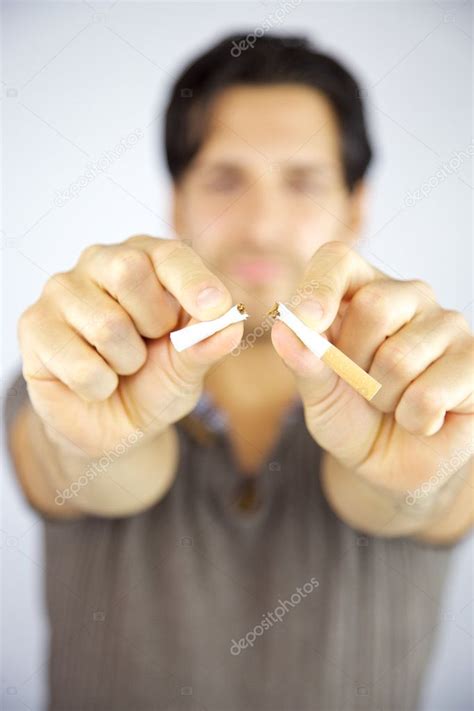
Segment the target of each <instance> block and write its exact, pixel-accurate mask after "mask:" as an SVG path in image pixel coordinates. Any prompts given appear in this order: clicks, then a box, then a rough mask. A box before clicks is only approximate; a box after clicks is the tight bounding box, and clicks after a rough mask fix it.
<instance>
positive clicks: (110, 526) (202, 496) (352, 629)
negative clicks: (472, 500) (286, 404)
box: [7, 378, 453, 711]
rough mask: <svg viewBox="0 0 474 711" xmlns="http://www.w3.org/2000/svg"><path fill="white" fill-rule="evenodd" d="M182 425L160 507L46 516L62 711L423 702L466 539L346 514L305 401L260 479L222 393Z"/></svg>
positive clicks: (368, 706)
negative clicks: (247, 466) (310, 427)
mask: <svg viewBox="0 0 474 711" xmlns="http://www.w3.org/2000/svg"><path fill="white" fill-rule="evenodd" d="M14 387H15V386H14ZM16 387H17V388H18V390H19V391H20V390H21V391H22V392H23V393H24V392H25V388H24V382H23V381H22V379H21V378H20V379H19V380H18V381H17V383H16ZM8 400H12V398H7V401H8ZM14 400H15V402H16V405H17V406H18V404H19V401H20V398H18V397H16V398H14ZM7 414H9V417H8V419H10V420H11V417H12V413H11V412H10V413H7ZM177 430H178V435H179V446H180V460H179V470H178V473H177V477H176V480H175V482H174V484H173V486H172V487H171V489H170V490H169V492H168V493H167V495H166V496H165V497H164V498H163V499H162V500H161V501H160V502H159V503H158V504H157V505H156V506H154V507H153V508H151V509H149V510H147V511H145V512H144V513H141V514H139V515H135V516H132V517H128V518H122V519H114V520H110V519H102V518H99V517H92V516H91V517H87V518H85V519H83V520H80V521H76V522H59V521H53V520H51V519H47V518H46V517H44V546H45V552H46V569H47V573H46V576H45V587H46V600H47V610H48V615H49V621H50V627H51V641H50V649H51V656H50V668H49V676H50V705H49V709H50V711H74V710H77V711H79V710H80V711H122V710H123V711H125V710H126V711H158V710H159V711H359V710H362V709H364V710H365V711H382V710H383V711H402V710H403V711H411V710H415V709H416V708H417V702H418V698H419V692H420V687H421V683H422V680H423V675H424V673H425V670H426V667H427V662H428V660H429V657H430V653H431V651H432V647H433V643H434V641H435V639H436V634H437V630H438V626H439V622H440V621H439V618H438V612H439V604H440V598H441V596H442V593H443V587H444V582H445V579H446V575H447V572H448V567H449V560H450V557H451V554H452V550H453V549H452V547H448V548H436V547H431V546H428V545H423V544H421V543H417V542H415V541H413V540H410V539H408V538H398V539H382V538H374V537H371V536H366V535H363V534H361V533H360V532H358V531H356V530H353V529H352V528H350V527H349V526H347V525H346V524H344V523H343V522H342V521H340V520H339V518H338V517H337V516H336V515H335V514H334V513H333V512H332V510H331V509H330V508H329V506H328V504H327V502H326V500H325V498H324V495H323V493H322V490H321V486H320V478H319V470H320V457H321V450H320V448H319V446H318V445H317V444H316V443H315V442H314V440H313V439H312V438H311V436H310V435H309V433H308V431H307V429H306V427H305V424H304V417H303V409H302V406H301V403H296V404H295V406H294V407H292V408H291V409H290V410H288V411H287V413H286V419H285V421H284V424H283V427H282V430H281V432H280V436H279V439H278V442H277V443H276V445H275V447H274V448H273V451H272V452H271V454H270V455H269V457H268V458H267V461H266V462H265V463H264V464H263V465H262V467H261V469H260V472H259V474H258V476H256V477H254V478H250V479H249V478H246V477H243V476H242V475H241V473H240V472H239V471H238V468H237V466H236V463H235V459H234V458H233V456H232V452H231V449H230V444H229V440H228V436H227V430H226V422H225V418H224V417H223V416H222V413H219V411H218V410H217V409H216V408H215V406H214V405H213V404H212V402H211V401H210V399H209V397H208V396H207V395H203V397H202V398H201V401H200V402H199V404H198V406H197V407H196V409H195V410H194V411H193V413H191V415H190V416H188V417H187V418H184V419H183V420H182V421H180V422H179V423H178V424H177Z"/></svg>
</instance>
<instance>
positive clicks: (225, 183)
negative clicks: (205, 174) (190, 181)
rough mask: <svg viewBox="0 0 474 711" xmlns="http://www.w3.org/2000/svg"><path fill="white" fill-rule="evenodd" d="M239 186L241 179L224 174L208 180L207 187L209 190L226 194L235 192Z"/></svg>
mask: <svg viewBox="0 0 474 711" xmlns="http://www.w3.org/2000/svg"><path fill="white" fill-rule="evenodd" d="M238 185H239V178H238V176H237V175H234V174H231V173H223V174H221V175H216V176H213V177H212V178H210V179H209V180H206V182H205V187H206V188H207V189H208V190H211V191H214V192H218V193H225V192H230V191H231V190H235V189H236V188H237V187H238Z"/></svg>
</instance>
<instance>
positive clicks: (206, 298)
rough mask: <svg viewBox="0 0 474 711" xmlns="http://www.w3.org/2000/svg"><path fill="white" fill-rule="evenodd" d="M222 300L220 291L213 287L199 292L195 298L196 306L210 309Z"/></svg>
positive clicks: (222, 296) (222, 295)
mask: <svg viewBox="0 0 474 711" xmlns="http://www.w3.org/2000/svg"><path fill="white" fill-rule="evenodd" d="M223 298H224V294H223V292H222V291H221V290H220V289H216V288H215V287H213V286H208V287H206V289H203V290H202V291H200V292H199V294H198V295H197V298H196V302H197V305H198V306H201V307H203V308H206V309H207V308H210V307H212V306H218V305H219V304H220V303H221V302H222V300H223Z"/></svg>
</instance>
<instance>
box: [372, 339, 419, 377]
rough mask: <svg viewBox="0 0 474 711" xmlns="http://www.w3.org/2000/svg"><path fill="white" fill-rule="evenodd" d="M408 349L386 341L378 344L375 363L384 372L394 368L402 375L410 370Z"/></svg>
mask: <svg viewBox="0 0 474 711" xmlns="http://www.w3.org/2000/svg"><path fill="white" fill-rule="evenodd" d="M409 354H410V350H409V349H408V348H406V347H403V346H401V345H400V344H395V343H390V342H389V341H386V342H385V343H384V344H383V345H382V346H380V348H379V350H378V352H377V354H376V356H375V358H374V363H375V365H376V366H377V367H378V368H380V370H381V371H382V372H384V373H388V372H391V371H392V372H393V371H394V370H395V371H396V372H397V373H399V374H401V375H403V374H404V373H409V372H410V371H411V367H410V366H411V361H410V358H409Z"/></svg>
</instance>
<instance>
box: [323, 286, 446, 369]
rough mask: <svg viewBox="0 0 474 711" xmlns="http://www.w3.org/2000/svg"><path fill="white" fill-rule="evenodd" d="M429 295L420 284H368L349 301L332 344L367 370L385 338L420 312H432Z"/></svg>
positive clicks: (428, 288) (429, 292)
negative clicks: (335, 339)
mask: <svg viewBox="0 0 474 711" xmlns="http://www.w3.org/2000/svg"><path fill="white" fill-rule="evenodd" d="M431 293H432V292H431V289H430V287H428V285H426V287H425V285H424V283H423V282H417V281H398V280H395V279H377V280H376V281H372V282H369V283H368V284H366V285H365V286H363V287H362V288H360V289H359V290H358V291H357V292H356V293H355V294H354V296H353V298H352V299H351V301H350V303H349V305H348V307H347V311H346V313H345V315H344V318H343V319H342V322H341V326H340V329H339V334H338V337H337V341H336V342H335V344H334V345H336V346H337V347H338V348H340V350H341V351H342V352H343V353H345V354H346V355H347V356H349V358H352V360H354V361H355V362H356V363H357V364H358V365H360V366H361V368H363V369H364V370H368V369H369V368H370V364H371V363H372V360H373V358H374V356H375V353H376V351H377V349H378V348H379V347H380V346H381V344H383V343H384V340H385V339H386V338H388V337H390V336H392V335H393V334H395V333H396V332H397V331H399V330H400V329H401V328H402V327H403V326H404V325H405V324H407V323H409V322H410V321H411V320H412V319H413V318H414V317H415V316H416V315H417V314H419V313H420V312H422V311H423V310H434V309H435V306H434V305H433V300H432V298H431ZM437 310H438V311H440V309H439V308H438V309H437Z"/></svg>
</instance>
